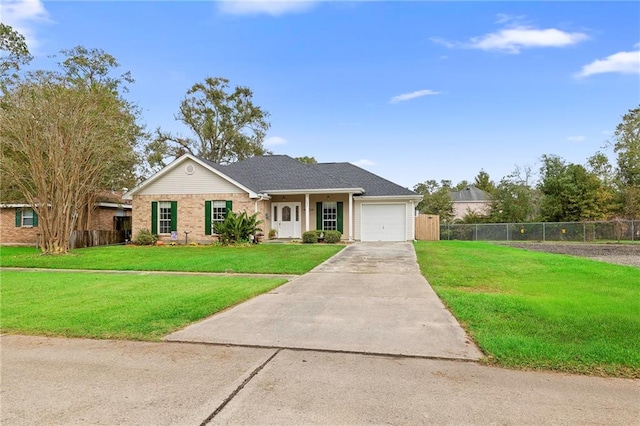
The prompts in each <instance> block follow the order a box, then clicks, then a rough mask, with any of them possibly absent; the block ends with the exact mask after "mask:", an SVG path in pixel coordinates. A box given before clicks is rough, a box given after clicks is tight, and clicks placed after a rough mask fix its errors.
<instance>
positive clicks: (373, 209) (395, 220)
mask: <svg viewBox="0 0 640 426" xmlns="http://www.w3.org/2000/svg"><path fill="white" fill-rule="evenodd" d="M361 218H362V221H361V236H360V239H361V240H362V241H405V240H406V239H407V236H406V235H407V232H406V221H407V213H406V206H405V205H404V204H363V205H362V216H361Z"/></svg>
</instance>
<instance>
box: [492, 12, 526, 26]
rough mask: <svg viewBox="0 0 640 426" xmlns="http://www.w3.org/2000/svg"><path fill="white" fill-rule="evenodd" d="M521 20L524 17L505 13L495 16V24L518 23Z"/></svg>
mask: <svg viewBox="0 0 640 426" xmlns="http://www.w3.org/2000/svg"><path fill="white" fill-rule="evenodd" d="M522 19H524V16H522V15H520V16H513V15H509V14H506V13H498V14H497V15H496V24H506V23H507V22H512V21H520V20H522Z"/></svg>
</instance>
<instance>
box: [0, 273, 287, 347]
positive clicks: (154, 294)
mask: <svg viewBox="0 0 640 426" xmlns="http://www.w3.org/2000/svg"><path fill="white" fill-rule="evenodd" d="M0 280H1V281H2V287H1V294H2V317H1V318H0V329H1V330H2V333H11V334H27V335H44V336H62V337H77V338H80V337H82V338H93V339H121V340H150V341H159V340H160V339H161V337H162V336H164V335H166V334H168V333H170V332H173V331H175V330H178V329H180V328H182V327H185V326H186V325H188V324H190V323H192V322H194V321H198V320H201V319H203V318H206V317H208V316H210V315H213V314H214V313H216V312H219V311H221V310H224V309H226V308H228V307H230V306H233V305H236V304H238V303H241V302H243V301H245V300H247V299H250V298H252V297H254V296H257V295H259V294H262V293H265V292H267V291H270V290H272V289H274V288H276V287H278V286H280V285H282V284H284V283H286V282H287V280H286V279H284V278H263V277H246V276H243V277H234V276H206V277H203V276H190V275H180V276H163V275H131V274H97V273H92V272H56V273H55V274H51V273H48V272H41V271H38V272H36V271H2V272H0Z"/></svg>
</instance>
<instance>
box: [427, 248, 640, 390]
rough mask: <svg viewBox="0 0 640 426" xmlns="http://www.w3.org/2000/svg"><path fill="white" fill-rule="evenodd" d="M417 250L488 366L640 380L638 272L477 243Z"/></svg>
mask: <svg viewBox="0 0 640 426" xmlns="http://www.w3.org/2000/svg"><path fill="white" fill-rule="evenodd" d="M415 248H416V253H417V255H418V261H419V264H420V268H421V271H422V273H423V275H424V276H425V277H426V278H427V280H428V281H429V283H430V284H431V285H432V287H433V288H434V290H435V291H436V293H437V294H438V295H439V296H440V298H441V299H442V300H443V301H444V303H445V304H446V305H447V306H448V307H449V308H450V309H451V311H452V313H453V314H454V315H455V316H456V318H458V320H459V321H460V322H461V323H462V324H463V326H464V327H465V328H466V329H467V331H468V332H469V333H470V334H471V336H472V337H473V338H474V340H475V341H476V343H477V344H478V345H479V346H480V348H481V349H482V350H483V351H484V352H485V354H486V355H487V356H488V360H489V362H492V363H495V364H498V365H502V366H506V367H514V368H524V369H548V370H558V371H564V372H571V373H582V374H595V375H610V376H619V377H633V378H640V338H639V337H638V336H640V269H638V268H633V267H629V266H617V265H610V264H607V263H602V262H596V261H593V260H588V259H581V258H575V257H571V256H565V255H558V254H548V253H537V252H530V251H525V250H521V249H515V248H510V247H504V246H499V245H492V244H489V243H479V242H457V241H440V242H425V241H421V242H417V243H416V244H415Z"/></svg>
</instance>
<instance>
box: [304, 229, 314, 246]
mask: <svg viewBox="0 0 640 426" xmlns="http://www.w3.org/2000/svg"><path fill="white" fill-rule="evenodd" d="M302 242H303V243H306V244H313V243H317V242H318V234H316V231H307V232H303V233H302Z"/></svg>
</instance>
